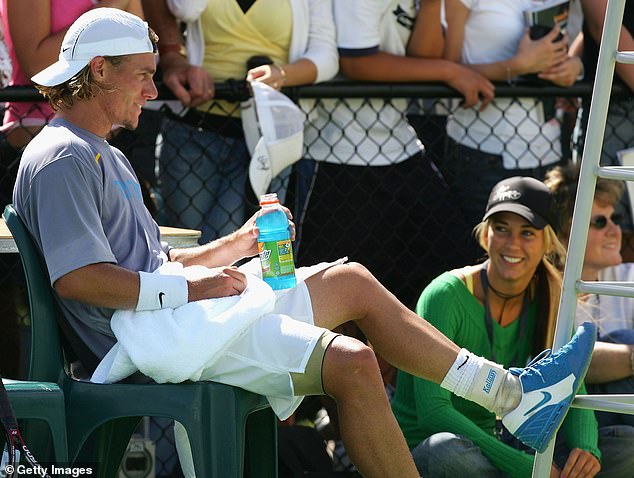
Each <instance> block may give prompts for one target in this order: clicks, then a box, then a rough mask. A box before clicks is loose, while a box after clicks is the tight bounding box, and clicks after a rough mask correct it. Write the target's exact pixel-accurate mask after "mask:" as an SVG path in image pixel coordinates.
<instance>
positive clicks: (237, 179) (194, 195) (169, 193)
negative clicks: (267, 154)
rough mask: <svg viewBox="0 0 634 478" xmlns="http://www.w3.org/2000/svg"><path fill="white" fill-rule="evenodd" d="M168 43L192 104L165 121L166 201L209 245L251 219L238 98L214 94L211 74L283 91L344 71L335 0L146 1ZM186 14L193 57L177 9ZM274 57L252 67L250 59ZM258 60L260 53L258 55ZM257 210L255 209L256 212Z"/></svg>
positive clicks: (177, 83)
mask: <svg viewBox="0 0 634 478" xmlns="http://www.w3.org/2000/svg"><path fill="white" fill-rule="evenodd" d="M144 5H145V8H146V11H147V14H148V19H149V20H150V23H151V24H152V25H153V27H155V29H156V31H157V33H158V35H159V37H160V38H161V40H160V41H161V43H160V45H159V51H160V55H161V65H162V70H163V81H164V83H165V84H166V85H167V86H169V87H170V89H171V90H172V91H173V92H174V94H175V95H176V96H177V97H178V99H180V100H181V101H182V103H183V104H184V105H185V106H190V107H192V108H191V109H190V110H189V111H188V112H187V113H186V114H185V115H184V116H177V115H174V114H172V115H170V117H171V119H168V120H167V121H166V122H165V125H164V128H163V146H162V150H161V156H160V165H161V181H162V191H163V199H164V204H165V208H166V213H167V218H168V220H169V221H170V224H175V225H180V226H184V227H190V228H196V229H202V237H201V243H204V242H206V241H209V240H210V239H215V238H217V237H220V236H222V235H224V234H227V233H230V232H232V231H234V230H235V229H237V228H238V227H239V226H240V225H241V224H242V223H243V222H244V220H245V219H246V216H247V215H248V214H247V204H246V195H245V192H246V189H245V188H246V187H247V185H248V182H247V172H248V169H249V161H250V159H251V154H250V153H249V151H248V148H247V144H246V142H245V138H244V133H243V128H242V124H241V121H240V109H239V103H236V102H228V101H218V100H214V101H213V102H211V103H210V102H209V100H210V98H211V97H212V94H213V83H212V82H213V81H227V80H230V79H234V80H242V79H244V78H245V77H248V78H249V79H252V80H253V81H262V82H264V83H266V84H268V85H269V86H271V87H273V88H276V89H280V88H282V87H283V86H297V85H305V84H310V83H314V82H319V81H324V80H328V79H330V78H332V77H333V76H334V75H335V73H336V72H337V51H336V49H335V38H334V34H335V33H334V26H333V23H332V12H331V9H332V7H331V2H330V0H298V1H293V2H288V1H286V0H257V1H255V0H229V1H227V0H196V1H166V0H159V1H152V0H150V1H146V2H145V4H144ZM166 5H169V6H170V8H171V9H172V12H174V15H175V16H176V17H177V18H179V19H181V20H186V21H187V31H188V35H187V55H188V59H186V58H184V57H183V56H182V55H181V50H182V48H183V40H182V38H181V35H180V33H179V31H178V29H177V24H176V23H175V21H174V18H173V16H172V15H173V14H172V13H171V12H170V10H168V9H167V8H166ZM254 56H257V57H260V60H259V62H260V63H262V62H270V63H271V64H265V65H262V66H257V67H254V68H251V69H248V68H247V62H248V60H249V59H250V58H252V57H254ZM254 60H257V58H256V59H254ZM249 215H250V213H249Z"/></svg>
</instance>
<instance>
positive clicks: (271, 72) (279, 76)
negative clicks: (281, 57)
mask: <svg viewBox="0 0 634 478" xmlns="http://www.w3.org/2000/svg"><path fill="white" fill-rule="evenodd" d="M247 81H261V82H262V83H266V84H267V85H269V86H270V87H271V88H275V89H276V90H279V89H281V88H282V87H283V86H284V85H285V84H286V72H285V70H284V68H283V67H281V66H279V65H275V64H273V65H262V66H258V67H256V68H252V69H251V70H249V71H248V72H247Z"/></svg>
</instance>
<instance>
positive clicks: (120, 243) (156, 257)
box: [13, 118, 167, 358]
mask: <svg viewBox="0 0 634 478" xmlns="http://www.w3.org/2000/svg"><path fill="white" fill-rule="evenodd" d="M13 202H14V205H15V208H16V210H17V212H18V214H19V215H20V217H21V218H22V219H23V220H24V221H25V223H26V226H27V228H28V229H29V231H30V232H31V234H32V235H33V237H34V238H35V241H36V243H37V245H38V246H39V248H40V250H41V251H42V253H43V255H44V258H45V260H46V265H47V267H48V270H49V274H50V278H51V284H53V283H54V282H55V281H56V280H57V279H59V278H60V277H62V276H64V275H65V274H67V273H69V272H71V271H73V270H76V269H79V268H81V267H84V266H87V265H90V264H96V263H100V262H108V263H112V264H118V265H119V266H121V267H125V268H126V269H129V270H133V271H145V272H151V271H153V270H155V269H156V268H157V267H158V266H160V265H161V264H162V263H163V261H166V260H167V256H166V254H167V246H166V244H162V243H161V242H160V232H159V228H158V226H157V225H156V223H155V222H154V220H153V219H152V217H151V216H150V213H149V212H148V210H147V209H146V208H145V205H144V204H143V198H142V195H141V186H140V184H139V181H138V179H137V177H136V175H135V173H134V171H133V169H132V166H130V163H129V162H128V160H127V159H126V158H125V156H124V155H123V154H122V153H121V151H119V150H118V149H116V148H113V147H112V146H110V145H109V144H108V142H107V141H106V140H105V139H104V138H101V137H99V136H97V135H94V134H92V133H90V132H88V131H86V130H84V129H81V128H78V127H77V126H74V125H73V124H71V123H69V122H68V121H65V120H62V119H59V118H56V119H54V120H53V121H51V123H50V124H49V125H48V126H46V127H44V129H43V130H42V131H41V133H40V134H39V135H37V136H36V137H35V138H34V139H33V140H32V141H31V142H30V143H29V145H28V146H27V147H26V149H25V151H24V154H23V156H22V160H21V163H20V167H19V170H18V177H17V180H16V184H15V189H14V191H13ZM60 303H61V305H62V309H63V311H64V315H65V317H66V319H67V320H68V322H69V323H70V325H71V327H72V328H73V329H74V330H75V331H76V332H77V334H78V335H79V337H80V338H81V339H82V340H83V341H84V342H85V343H86V345H87V346H88V348H89V349H90V350H92V351H93V352H94V353H95V354H96V355H97V357H98V358H102V357H103V356H104V355H105V354H106V352H107V351H108V350H109V349H110V347H112V345H113V344H114V342H115V339H114V336H113V334H112V331H111V329H110V318H111V317H112V314H113V313H114V310H112V309H106V308H98V307H93V306H90V305H86V304H83V303H80V302H77V301H73V300H65V299H60Z"/></svg>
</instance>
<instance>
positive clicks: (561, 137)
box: [0, 81, 634, 477]
mask: <svg viewBox="0 0 634 478" xmlns="http://www.w3.org/2000/svg"><path fill="white" fill-rule="evenodd" d="M216 86H217V88H216V99H217V101H214V102H213V104H212V107H213V108H214V109H213V110H210V111H213V113H215V114H207V113H189V114H187V115H186V116H184V117H183V115H182V114H183V113H184V112H183V111H181V110H180V108H179V107H178V106H176V107H175V106H174V102H173V101H172V102H170V101H169V100H170V99H171V98H172V97H170V94H169V92H167V90H165V89H164V88H159V91H160V96H159V101H157V102H155V105H157V106H158V104H159V103H160V102H164V104H162V106H161V108H160V109H146V110H145V111H144V112H143V113H142V116H141V122H140V126H139V128H138V129H137V130H136V131H119V132H115V133H113V136H112V138H111V143H112V144H114V145H116V146H117V147H119V148H120V149H122V150H123V151H124V153H125V154H126V155H127V156H128V158H129V159H130V161H131V163H132V165H133V167H134V169H135V170H136V172H137V174H138V176H139V179H140V182H141V184H142V189H143V191H144V199H145V202H146V204H147V206H148V208H149V209H150V211H151V212H152V214H153V216H154V217H155V218H156V220H157V222H159V224H162V225H169V226H176V227H185V228H192V229H199V230H202V231H203V236H202V238H201V242H206V241H209V240H212V239H214V238H216V237H219V236H221V235H224V234H226V233H229V232H231V231H233V230H235V229H236V228H237V227H238V226H240V225H241V224H242V223H243V222H244V221H245V220H246V219H247V218H248V217H250V215H251V214H253V213H254V212H255V211H256V210H257V198H256V197H255V195H254V193H253V191H252V190H251V188H250V185H249V182H248V174H247V172H248V168H249V161H250V154H249V152H248V150H247V148H246V146H245V144H244V141H243V139H242V136H241V135H242V130H241V126H240V122H239V120H238V118H239V111H240V102H241V101H244V100H246V99H247V97H248V93H247V90H246V85H245V84H244V83H243V82H229V83H225V84H220V85H216ZM284 92H285V93H286V94H287V95H288V96H289V97H290V98H291V99H292V100H294V101H296V102H298V103H299V105H300V107H301V109H302V111H303V112H304V113H305V114H306V128H305V146H304V149H305V151H304V156H303V158H302V159H301V160H300V161H298V162H297V163H295V164H294V165H293V166H291V167H289V168H287V169H286V170H284V171H283V172H282V173H281V174H280V175H278V176H277V177H276V178H275V179H274V180H273V182H272V184H271V186H270V190H271V191H273V192H277V193H278V195H279V196H280V197H281V198H282V201H283V202H284V203H285V204H286V205H287V206H288V207H289V208H290V209H291V211H292V212H293V216H294V220H295V222H296V224H297V240H296V241H295V244H294V248H295V254H296V260H297V264H298V265H300V266H301V265H308V264H310V263H314V262H317V261H322V260H333V259H337V258H338V257H341V256H344V255H347V256H348V257H349V258H350V260H354V261H358V262H361V263H363V264H364V265H366V266H367V267H368V268H369V269H370V270H371V271H372V272H373V273H374V274H375V275H376V276H377V277H378V278H379V280H381V281H382V282H383V283H384V284H385V285H386V287H388V288H389V289H390V290H391V291H392V292H393V293H394V294H395V295H396V296H397V297H398V298H399V299H401V300H402V301H403V302H404V303H405V304H407V305H408V306H410V307H413V306H414V304H415V301H416V299H417V297H418V295H419V294H420V292H421V291H422V289H423V287H424V286H425V285H426V284H427V283H428V282H429V281H430V280H431V279H432V278H433V277H435V276H436V275H438V274H440V273H441V272H443V271H444V270H447V269H450V268H452V267H456V266H460V265H464V264H466V263H469V262H472V261H474V260H476V259H477V258H478V257H479V256H480V255H481V252H480V251H479V250H478V248H477V247H476V245H475V241H474V240H473V239H472V237H471V229H472V227H473V226H474V225H475V223H476V222H478V221H479V218H480V217H481V216H482V211H483V210H484V207H485V204H486V195H488V191H489V190H490V186H492V185H493V184H494V183H495V182H497V181H498V180H499V179H502V178H503V177H507V176H511V175H517V174H528V175H533V176H536V177H538V178H540V179H541V178H542V177H543V174H544V173H545V172H546V170H547V169H548V168H549V167H551V166H552V165H554V164H558V163H561V162H567V161H569V160H570V158H571V157H572V151H573V146H571V144H572V139H573V137H574V135H573V130H574V125H575V121H576V117H577V113H578V110H579V106H580V105H581V104H582V103H583V104H587V102H588V98H589V96H590V94H591V85H588V84H578V85H574V86H573V87H571V88H568V89H562V88H556V87H548V86H534V85H533V86H531V85H521V84H516V85H506V84H504V85H497V88H496V95H497V96H496V104H492V105H490V106H489V107H488V108H487V109H485V110H484V111H482V112H480V111H477V110H468V111H467V110H464V109H463V108H462V107H461V105H460V98H459V97H457V94H456V92H455V91H454V90H452V89H450V88H447V87H445V86H443V85H436V84H426V85H420V84H399V85H389V84H361V83H353V82H346V81H333V82H330V83H327V84H323V85H315V86H307V87H298V88H288V89H285V90H284ZM615 94H621V95H622V94H624V93H623V92H622V91H616V92H615ZM38 98H39V97H38V95H37V93H36V92H35V91H34V90H33V89H31V88H23V87H15V88H13V87H12V88H7V89H5V90H2V91H0V101H11V102H21V101H35V100H37V99H38ZM498 98H499V99H498ZM518 98H522V99H521V100H519V99H518ZM218 111H220V112H221V114H220V115H218V114H217V113H218ZM405 122H407V123H408V125H407V126H406V127H405V128H403V125H404V124H405ZM608 126H609V125H608ZM621 126H622V125H621ZM629 126H630V129H631V128H632V127H633V126H634V125H629ZM414 131H415V134H414ZM611 133H613V134H612V135H613V136H614V135H616V136H618V133H619V132H618V131H617V128H615V129H614V131H606V134H611ZM416 136H417V138H418V139H417V138H416ZM577 136H580V135H577ZM419 140H420V142H421V143H422V144H424V147H425V150H426V155H425V156H422V155H417V154H415V152H416V151H418V149H419V146H418V141H419ZM622 140H623V144H624V147H629V146H630V144H629V142H630V141H631V140H632V138H630V137H624V138H622ZM483 149H484V150H486V151H488V153H485V152H484V151H483ZM403 152H407V154H403ZM20 154H21V148H19V147H16V145H15V144H11V142H9V141H8V140H7V138H6V137H5V138H2V142H1V143H0V164H1V169H0V202H1V203H2V204H0V207H2V208H4V205H5V204H7V203H8V202H10V201H11V189H12V186H13V182H14V180H15V174H16V171H17V167H18V164H19V159H20ZM315 159H318V160H319V161H315ZM368 205H372V207H368ZM388 212H389V214H388ZM0 281H1V282H2V287H0V294H1V295H2V297H1V300H0V320H1V321H2V331H3V333H2V334H0V350H2V354H1V357H0V372H1V373H2V375H4V376H8V377H21V376H22V377H23V376H24V374H25V368H24V367H25V364H26V363H27V356H28V355H27V354H28V343H29V317H28V307H27V305H26V302H25V297H24V282H23V279H22V275H21V267H20V264H19V259H18V257H17V255H16V254H1V255H0ZM145 434H149V435H150V438H151V439H152V440H153V441H154V442H155V443H156V468H155V473H156V476H161V477H168V476H169V477H171V476H180V470H179V467H178V463H177V459H176V456H175V451H174V447H173V433H172V430H171V424H169V423H167V422H165V421H161V420H152V421H151V426H150V427H149V431H148V427H147V425H146V426H145Z"/></svg>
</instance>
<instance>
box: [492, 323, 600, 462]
mask: <svg viewBox="0 0 634 478" xmlns="http://www.w3.org/2000/svg"><path fill="white" fill-rule="evenodd" d="M596 336H597V329H596V326H595V325H594V324H592V323H590V322H586V323H584V324H582V325H581V326H579V328H578V329H577V332H576V333H575V335H574V337H573V338H572V339H571V340H570V342H568V343H567V344H566V345H564V346H563V347H562V348H561V349H559V351H557V353H555V354H553V353H552V351H551V350H550V349H548V350H544V351H543V352H542V353H541V354H539V355H538V356H537V357H536V358H535V359H534V360H533V361H532V362H531V363H530V364H528V366H527V367H526V368H511V369H509V372H511V373H512V374H513V375H516V376H517V377H519V380H520V384H521V386H522V399H521V401H520V404H519V405H518V406H517V408H515V409H513V410H512V411H510V412H509V413H507V414H506V415H504V417H502V423H503V424H504V426H505V427H506V429H507V430H508V431H509V432H511V433H512V434H513V435H515V436H516V437H517V438H518V439H519V440H520V441H521V442H522V443H524V444H525V445H528V446H530V447H531V448H534V449H535V450H537V451H538V452H540V453H541V452H543V451H544V450H545V449H546V448H547V447H548V444H549V443H550V440H551V439H552V438H553V436H554V435H555V433H557V430H559V427H560V426H561V423H562V422H563V421H564V418H565V417H566V413H567V412H568V408H569V407H570V404H571V403H572V401H573V400H574V398H575V395H576V394H577V391H578V390H579V387H581V384H582V382H583V378H584V377H585V375H586V372H587V371H588V365H590V359H591V358H592V350H593V349H594V342H595V340H596Z"/></svg>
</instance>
